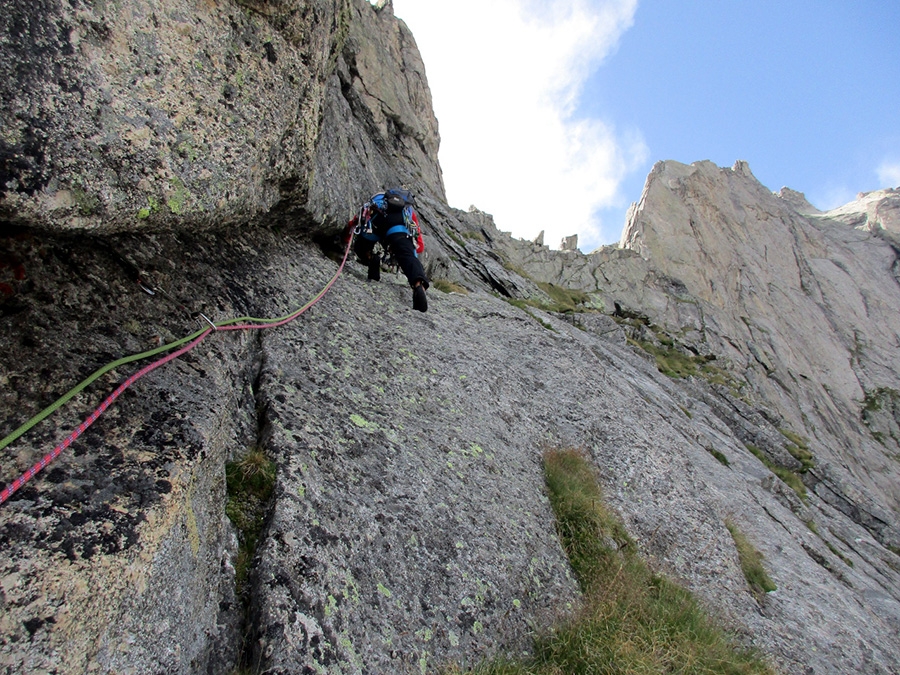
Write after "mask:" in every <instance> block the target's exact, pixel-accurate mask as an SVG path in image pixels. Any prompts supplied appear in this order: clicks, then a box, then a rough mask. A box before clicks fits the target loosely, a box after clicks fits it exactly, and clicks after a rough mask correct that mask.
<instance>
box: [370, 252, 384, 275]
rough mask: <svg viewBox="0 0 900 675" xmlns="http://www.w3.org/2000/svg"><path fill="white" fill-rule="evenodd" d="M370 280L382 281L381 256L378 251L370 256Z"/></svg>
mask: <svg viewBox="0 0 900 675" xmlns="http://www.w3.org/2000/svg"><path fill="white" fill-rule="evenodd" d="M369 281H381V256H380V255H378V254H377V253H373V254H372V257H371V258H369Z"/></svg>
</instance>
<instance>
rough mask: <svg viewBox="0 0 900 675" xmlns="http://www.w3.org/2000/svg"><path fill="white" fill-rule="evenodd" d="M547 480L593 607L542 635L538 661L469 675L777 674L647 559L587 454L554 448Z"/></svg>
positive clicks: (492, 665)
mask: <svg viewBox="0 0 900 675" xmlns="http://www.w3.org/2000/svg"><path fill="white" fill-rule="evenodd" d="M544 476H545V479H546V482H547V489H548V493H549V496H550V502H551V504H552V506H553V510H554V513H555V514H556V522H557V532H558V533H559V536H560V540H561V541H562V544H563V548H564V549H565V551H566V553H567V554H568V556H569V561H570V562H571V564H572V569H573V570H574V572H575V575H576V576H577V578H578V581H579V584H580V585H581V588H582V590H583V591H584V606H583V608H582V609H581V611H580V612H579V613H578V614H577V615H576V616H575V617H573V618H572V619H571V620H570V621H568V622H566V623H564V624H562V625H560V626H557V627H556V628H554V629H553V630H552V631H550V632H548V633H547V634H545V635H544V636H543V637H540V638H538V639H537V640H536V643H535V650H534V656H533V657H532V658H531V659H529V660H526V661H516V660H511V659H508V658H505V657H501V658H499V659H497V660H494V661H491V662H486V663H483V664H481V665H480V666H478V667H476V668H474V669H473V670H471V671H469V672H474V673H479V674H480V675H488V674H490V675H562V674H563V673H598V674H606V673H608V674H610V675H618V674H621V675H625V674H627V675H650V674H651V673H652V674H656V673H683V674H689V673H696V674H698V675H699V674H700V673H704V674H714V673H715V674H723V675H724V674H727V675H732V674H734V675H739V674H749V673H767V674H771V673H772V670H771V669H770V668H769V667H768V666H767V665H766V664H765V663H764V662H763V661H762V659H761V658H759V657H758V656H757V655H756V654H754V653H752V652H749V651H746V650H742V649H740V648H738V647H736V646H735V645H734V644H733V643H732V642H731V640H730V639H729V637H728V635H727V634H726V633H725V632H724V631H722V630H721V629H719V628H718V627H716V626H715V625H714V624H713V623H712V622H711V621H710V620H709V619H708V618H707V617H706V615H705V614H704V613H703V611H702V610H701V609H700V606H699V604H698V603H697V601H696V600H695V599H694V598H693V596H692V595H691V594H690V593H689V592H688V591H686V590H685V589H683V588H681V587H680V586H677V585H676V584H674V583H672V582H670V581H669V580H667V579H665V578H663V577H661V576H659V575H657V574H654V573H653V572H652V571H651V570H650V568H649V567H648V566H647V565H646V564H645V563H644V562H643V561H642V560H641V559H640V557H639V556H638V554H637V547H636V546H635V544H634V542H633V540H632V539H631V538H630V537H629V536H628V533H627V532H626V531H625V528H624V527H623V526H622V524H621V523H620V522H619V520H618V519H617V518H616V516H615V515H614V514H613V513H612V512H611V511H610V510H609V509H607V508H606V507H605V506H604V504H603V495H602V494H601V492H600V488H599V485H598V483H597V479H596V477H595V475H594V472H593V470H592V469H591V467H590V464H589V463H588V462H587V460H586V459H585V458H584V457H583V456H582V455H581V454H580V453H579V452H577V451H574V450H563V451H551V452H548V453H547V454H546V455H545V456H544ZM450 672H452V673H459V672H461V671H460V670H458V669H457V670H451V671H450Z"/></svg>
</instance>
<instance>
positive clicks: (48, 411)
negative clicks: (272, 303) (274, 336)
mask: <svg viewBox="0 0 900 675" xmlns="http://www.w3.org/2000/svg"><path fill="white" fill-rule="evenodd" d="M327 292H328V287H326V288H325V289H323V290H322V291H321V292H320V293H318V294H317V295H316V296H315V297H314V298H313V299H312V300H310V301H309V302H307V303H306V304H305V305H303V307H301V308H300V309H297V310H294V311H293V312H289V313H288V314H285V315H284V316H281V317H278V318H276V319H258V318H255V317H252V316H241V317H238V318H236V319H227V320H225V321H219V322H216V323H214V324H213V326H215V327H216V328H224V327H227V326H233V325H235V324H239V323H245V322H249V321H252V322H255V323H262V324H271V323H278V322H281V321H286V320H288V319H290V318H291V317H293V316H295V315H298V314H301V313H302V312H304V311H306V310H307V309H309V308H310V307H311V306H312V305H314V304H315V303H316V302H318V301H319V300H320V299H321V298H322V296H324V295H325V293H327ZM204 330H206V329H201V330H198V331H197V332H195V333H191V334H190V335H188V336H187V337H183V338H181V339H180V340H176V341H175V342H170V343H169V344H166V345H162V346H160V347H157V348H155V349H151V350H149V351H146V352H141V353H140V354H132V355H131V356H125V357H122V358H121V359H118V360H117V361H113V362H112V363H109V364H107V365H105V366H103V367H102V368H100V369H99V370H97V371H95V372H94V373H93V374H92V375H90V377H88V378H87V379H85V380H83V381H82V382H79V383H78V384H77V385H75V387H73V388H72V389H70V390H69V391H68V392H67V393H66V394H64V395H63V396H61V397H60V398H59V399H57V400H56V401H55V402H53V403H52V404H51V405H49V406H48V407H46V408H44V409H43V410H42V411H41V412H39V413H38V414H37V415H35V416H34V417H32V418H31V419H30V420H28V421H27V422H25V424H23V425H22V426H20V427H19V428H18V429H16V430H15V431H13V432H12V433H11V434H9V435H8V436H6V437H5V438H3V439H2V440H0V450H3V448H5V447H6V446H8V445H9V444H10V443H12V442H13V441H15V440H16V439H18V438H19V437H21V436H22V435H23V434H25V433H26V432H28V431H29V430H31V429H32V428H34V427H35V426H36V425H38V424H40V423H41V422H43V421H44V420H45V419H47V418H48V417H50V415H52V414H53V413H55V412H56V411H57V410H59V409H60V408H61V407H63V406H64V405H65V404H66V403H68V402H69V401H71V400H72V398H74V397H75V396H76V395H77V394H78V393H79V392H81V391H83V390H84V389H85V388H86V387H88V386H90V385H91V384H92V383H93V382H95V381H96V380H97V379H98V378H100V377H102V376H103V375H105V374H106V373H108V372H109V371H111V370H114V369H115V368H118V367H119V366H124V365H125V364H126V363H132V362H133V361H140V360H141V359H147V358H150V357H151V356H156V355H157V354H162V353H163V352H167V351H170V350H172V349H175V348H176V347H180V346H181V345H183V344H186V343H188V342H190V341H191V340H193V339H195V338H197V337H199V336H200V334H201V333H203V331H204Z"/></svg>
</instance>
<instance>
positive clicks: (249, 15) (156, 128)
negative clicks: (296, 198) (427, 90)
mask: <svg viewBox="0 0 900 675" xmlns="http://www.w3.org/2000/svg"><path fill="white" fill-rule="evenodd" d="M349 12H350V5H349V3H346V2H338V1H337V0H309V1H306V0H290V1H277V2H266V1H264V0H262V1H259V2H255V1H253V0H248V1H247V2H231V1H229V2H212V1H210V2H185V1H184V0H135V1H129V2H126V3H119V2H76V1H73V2H68V1H64V0H41V1H40V2H38V3H34V2H30V1H25V0H22V1H19V0H12V1H11V2H8V3H5V5H4V11H3V16H2V18H0V64H2V65H0V101H2V103H0V120H2V136H0V215H2V217H3V218H4V220H8V221H11V222H14V223H21V224H27V225H28V226H29V227H40V228H42V229H46V230H52V231H59V230H69V231H86V230H89V231H128V230H136V229H153V230H157V231H158V230H160V229H171V228H182V227H184V225H185V224H186V223H190V224H191V226H193V227H213V226H216V227H218V226H221V225H222V224H235V223H246V222H247V221H248V220H252V219H254V218H256V217H257V216H260V215H261V214H267V213H269V212H271V211H272V210H273V209H276V208H277V207H278V205H279V204H282V202H283V201H284V200H286V199H289V198H291V197H292V196H293V194H294V193H295V192H296V191H297V190H300V191H301V192H303V191H304V190H306V189H307V188H308V184H309V177H310V174H311V172H312V166H313V161H312V157H313V154H314V148H315V145H316V143H317V142H318V138H319V135H320V129H321V126H320V125H321V121H322V104H323V100H324V91H325V88H326V85H327V81H328V76H329V75H330V74H331V72H332V71H333V69H334V63H335V61H336V59H337V56H338V53H339V51H340V50H341V48H342V45H343V41H344V39H345V36H346V33H347V30H348V23H349Z"/></svg>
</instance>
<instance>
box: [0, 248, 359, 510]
mask: <svg viewBox="0 0 900 675" xmlns="http://www.w3.org/2000/svg"><path fill="white" fill-rule="evenodd" d="M352 240H353V238H352V237H351V238H350V239H349V240H348V241H347V248H346V250H345V251H344V259H343V260H342V261H341V265H340V267H338V270H337V272H336V273H335V275H334V276H333V277H331V281H329V282H328V284H327V285H326V286H325V288H324V289H322V291H321V292H320V293H319V294H318V295H317V296H316V297H315V298H313V300H311V301H310V302H309V303H307V304H306V305H304V306H303V307H301V308H300V309H299V310H297V311H296V312H294V313H293V314H291V315H290V316H288V317H286V318H285V319H282V320H281V321H278V322H275V323H261V324H239V325H234V326H217V327H216V328H215V330H216V331H220V330H249V329H253V328H275V327H277V326H283V325H284V324H286V323H289V322H291V321H293V320H294V319H296V318H297V317H298V316H300V315H301V314H303V313H304V312H305V311H306V310H308V309H309V308H310V307H312V306H313V305H315V304H316V303H317V302H319V300H321V299H322V298H323V297H325V294H326V293H327V292H328V291H329V289H330V288H331V287H332V286H333V285H334V282H335V281H337V278H338V277H339V276H340V274H341V272H342V271H343V270H344V265H345V264H346V262H347V255H348V254H349V253H350V242H351V241H352ZM213 330H214V329H213V328H212V327H211V328H209V329H207V330H205V331H204V332H203V333H202V334H201V335H200V336H199V337H197V338H196V339H195V340H193V341H192V342H189V343H188V344H187V345H185V346H184V347H182V348H181V349H179V350H178V351H176V352H172V353H171V354H169V355H168V356H165V357H163V358H161V359H159V360H158V361H154V362H153V363H151V364H149V365H146V366H144V367H143V368H141V369H140V370H139V371H137V372H136V373H134V374H133V375H131V376H130V377H129V378H128V379H126V380H125V381H124V382H122V384H120V385H119V386H118V387H116V390H115V391H114V392H113V393H111V394H110V395H109V396H107V397H106V399H105V400H104V401H103V403H101V404H100V406H99V407H98V408H97V409H96V410H95V411H94V412H92V413H91V414H90V415H88V417H87V419H85V420H84V421H83V422H82V423H81V424H79V425H78V426H77V427H76V428H75V430H74V431H73V432H72V433H70V434H69V435H68V436H66V439H65V440H64V441H63V442H62V443H60V444H59V445H57V446H56V447H55V448H53V450H51V451H50V452H48V453H47V454H46V455H44V456H43V457H41V459H40V461H38V462H35V463H34V464H33V465H32V466H31V468H30V469H28V470H27V471H26V472H25V473H23V474H22V475H21V476H19V477H18V478H16V479H15V480H14V481H13V482H12V483H10V484H9V485H7V486H6V487H5V488H4V489H3V490H2V491H0V504H3V503H5V502H6V501H7V500H8V499H9V498H10V497H12V495H13V494H14V493H15V492H16V491H18V490H19V489H20V488H21V487H22V486H23V485H25V483H27V482H28V481H30V480H31V479H32V478H34V477H35V476H36V475H37V474H38V473H39V472H40V471H42V470H43V469H45V468H47V466H48V465H49V464H50V463H51V462H52V461H53V460H55V459H56V458H57V457H59V456H60V455H61V454H62V451H63V450H65V449H66V448H68V447H69V446H70V445H72V443H74V442H75V440H76V439H77V438H78V437H79V436H81V434H83V433H84V432H85V431H86V430H87V429H88V427H90V426H91V425H92V424H93V423H94V422H96V421H97V419H98V418H99V417H100V415H102V414H103V413H104V412H106V409H107V408H109V406H111V405H112V404H113V403H114V402H115V400H116V399H117V398H119V396H121V395H122V393H123V392H124V391H125V390H126V389H128V387H130V386H131V385H132V384H134V383H135V382H137V381H138V380H139V379H141V378H142V377H144V375H147V374H148V373H151V372H153V371H154V370H156V369H157V368H159V367H160V366H163V365H165V364H167V363H168V362H169V361H172V360H174V359H177V358H178V357H179V356H181V355H182V354H186V353H187V352H189V351H191V350H192V349H193V348H194V347H196V346H197V345H198V344H200V343H201V342H202V341H203V340H205V339H206V337H207V336H209V334H210V333H212V332H213Z"/></svg>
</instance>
